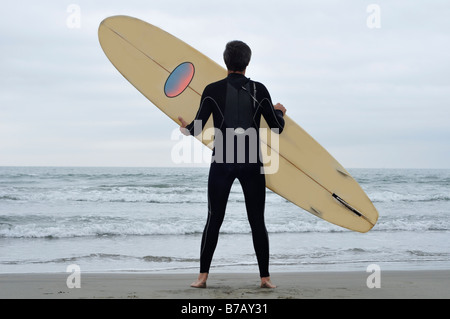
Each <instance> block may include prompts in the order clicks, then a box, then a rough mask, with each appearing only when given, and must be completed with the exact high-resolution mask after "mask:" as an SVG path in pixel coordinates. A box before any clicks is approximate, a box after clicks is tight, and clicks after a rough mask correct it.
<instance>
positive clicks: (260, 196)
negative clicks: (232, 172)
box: [238, 165, 270, 277]
mask: <svg viewBox="0 0 450 319" xmlns="http://www.w3.org/2000/svg"><path fill="white" fill-rule="evenodd" d="M243 167H244V168H243V169H241V170H240V172H239V174H238V179H239V182H240V183H241V186H242V190H243V192H244V198H245V206H246V208H247V216H248V221H249V223H250V227H251V229H252V237H253V247H254V249H255V253H256V258H257V260H258V266H259V273H260V276H261V277H269V276H270V274H269V236H268V234H267V230H266V225H265V222H264V206H265V200H266V182H265V176H264V174H261V173H260V166H259V165H248V166H243Z"/></svg>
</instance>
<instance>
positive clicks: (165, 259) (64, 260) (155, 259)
mask: <svg viewBox="0 0 450 319" xmlns="http://www.w3.org/2000/svg"><path fill="white" fill-rule="evenodd" d="M130 259H132V260H136V261H141V262H148V263H171V262H177V263H191V262H199V259H198V258H180V257H169V256H151V255H149V256H143V257H139V256H130V255H121V254H107V253H91V254H88V255H79V256H71V257H61V258H53V259H43V260H39V259H25V260H7V261H1V262H0V264H3V265H24V264H70V263H81V262H90V261H95V260H101V261H105V262H106V261H112V260H130Z"/></svg>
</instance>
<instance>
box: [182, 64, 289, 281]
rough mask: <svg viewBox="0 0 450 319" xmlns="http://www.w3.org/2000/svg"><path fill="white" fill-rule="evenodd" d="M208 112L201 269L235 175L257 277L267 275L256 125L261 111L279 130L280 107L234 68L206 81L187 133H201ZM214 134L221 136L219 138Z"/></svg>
mask: <svg viewBox="0 0 450 319" xmlns="http://www.w3.org/2000/svg"><path fill="white" fill-rule="evenodd" d="M211 114H212V116H213V121H214V128H215V130H216V134H215V140H214V149H213V160H212V163H211V167H210V171H209V178H208V219H207V222H206V225H205V229H204V231H203V237H202V243H201V251H200V272H201V273H208V272H209V268H210V265H211V260H212V257H213V254H214V250H215V248H216V245H217V241H218V237H219V230H220V226H221V225H222V222H223V219H224V217H225V209H226V205H227V201H228V195H229V193H230V189H231V186H232V184H233V182H234V180H235V179H236V178H237V179H238V180H239V182H240V184H241V186H242V190H243V193H244V198H245V205H246V209H247V216H248V220H249V223H250V227H251V230H252V237H253V246H254V248H255V253H256V257H257V260H258V265H259V271H260V276H261V277H268V276H269V238H268V235H267V230H266V226H265V222H264V206H265V195H266V190H265V176H264V174H263V170H262V167H263V165H262V161H261V158H260V148H259V127H260V120H261V116H264V118H265V120H266V122H267V124H268V125H269V127H270V128H271V129H272V130H273V131H275V132H276V133H281V131H282V130H283V128H284V120H283V112H281V111H280V110H275V109H274V107H273V104H272V101H271V98H270V95H269V92H268V91H267V89H266V88H265V86H264V85H263V84H261V83H258V82H253V81H250V79H248V78H246V77H245V76H244V75H241V74H236V73H232V74H230V75H229V76H228V77H227V78H225V79H223V80H221V81H218V82H215V83H212V84H210V85H208V86H207V87H206V88H205V90H204V91H203V94H202V99H201V104H200V108H199V110H198V113H197V115H196V117H195V119H194V121H192V123H190V124H189V125H188V126H187V127H186V128H187V129H188V130H189V131H190V133H191V135H198V134H200V133H201V130H203V128H204V125H205V124H206V122H207V121H208V119H209V117H210V115H211ZM196 121H197V122H196ZM200 124H201V126H200ZM248 132H251V133H248ZM218 135H221V139H220V141H218ZM241 136H243V137H242V138H243V140H242V138H241ZM255 136H256V138H255ZM243 141H244V142H243ZM218 142H219V143H218ZM255 144H256V145H255ZM230 145H231V147H230ZM255 152H256V153H255Z"/></svg>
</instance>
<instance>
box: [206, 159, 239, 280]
mask: <svg viewBox="0 0 450 319" xmlns="http://www.w3.org/2000/svg"><path fill="white" fill-rule="evenodd" d="M231 168H232V167H231V166H229V165H227V164H224V163H212V164H211V167H210V170H209V178H208V219H207V222H206V225H205V229H204V230H203V236H202V244H201V248H200V272H201V273H205V272H206V273H208V272H209V268H210V266H211V260H212V258H213V255H214V251H215V249H216V246H217V241H218V238H219V230H220V226H221V225H222V222H223V219H224V217H225V209H226V206H227V201H228V196H229V194H230V190H231V186H232V185H233V181H234V179H235V178H236V176H235V173H234V171H233V170H232V169H231Z"/></svg>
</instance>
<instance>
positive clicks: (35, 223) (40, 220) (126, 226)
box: [0, 215, 450, 239]
mask: <svg viewBox="0 0 450 319" xmlns="http://www.w3.org/2000/svg"><path fill="white" fill-rule="evenodd" d="M266 226H267V230H268V232H269V233H272V234H283V233H340V232H350V231H349V230H347V229H344V228H341V227H338V226H336V225H332V224H330V223H327V222H325V221H322V220H319V219H313V220H309V219H308V220H295V221H286V222H284V223H280V222H279V221H272V220H266ZM203 228H204V219H203V218H193V219H188V218H186V217H184V218H177V217H175V216H174V215H172V216H167V217H164V216H161V218H159V219H155V220H145V219H130V218H126V217H114V218H113V217H106V216H103V217H102V216H82V217H80V216H77V217H73V218H64V219H59V218H55V217H51V216H46V217H41V216H30V215H28V216H22V217H11V216H9V217H8V216H6V217H1V218H0V238H45V239H58V238H78V237H116V236H178V235H201V234H202V233H203ZM429 231H434V232H442V231H443V232H448V231H450V218H441V219H439V220H436V219H432V218H430V219H425V220H420V219H419V220H411V219H408V218H399V219H394V218H391V219H383V218H381V219H380V220H379V222H378V223H377V225H376V226H375V227H374V228H373V229H372V230H371V232H429ZM221 233H222V234H231V235H234V234H250V233H251V229H250V226H249V225H248V221H247V220H246V219H245V218H242V219H240V220H234V219H227V220H226V221H225V222H224V224H223V225H222V228H221Z"/></svg>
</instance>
